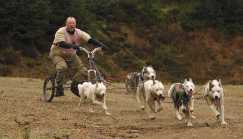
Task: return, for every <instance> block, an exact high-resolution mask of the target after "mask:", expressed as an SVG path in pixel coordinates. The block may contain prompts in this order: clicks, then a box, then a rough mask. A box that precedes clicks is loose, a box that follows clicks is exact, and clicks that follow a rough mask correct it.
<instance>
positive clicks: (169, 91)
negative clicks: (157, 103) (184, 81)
mask: <svg viewBox="0 0 243 139" xmlns="http://www.w3.org/2000/svg"><path fill="white" fill-rule="evenodd" d="M174 86H175V83H173V84H172V85H171V86H170V89H169V90H168V97H171V93H172V92H173V88H174Z"/></svg>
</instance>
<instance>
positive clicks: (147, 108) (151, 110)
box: [145, 96, 155, 120]
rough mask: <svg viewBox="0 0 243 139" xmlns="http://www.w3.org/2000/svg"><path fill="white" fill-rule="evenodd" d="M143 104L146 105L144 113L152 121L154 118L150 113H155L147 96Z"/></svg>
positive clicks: (152, 104)
mask: <svg viewBox="0 0 243 139" xmlns="http://www.w3.org/2000/svg"><path fill="white" fill-rule="evenodd" d="M145 103H146V104H145V110H146V113H147V114H148V115H149V119H151V120H154V119H155V116H154V115H153V114H152V112H154V111H155V108H154V101H153V100H152V99H151V98H149V96H147V97H146V100H145Z"/></svg>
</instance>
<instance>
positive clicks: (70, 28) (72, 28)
mask: <svg viewBox="0 0 243 139" xmlns="http://www.w3.org/2000/svg"><path fill="white" fill-rule="evenodd" d="M66 27H67V32H69V33H71V34H73V33H74V31H75V28H76V21H75V19H68V20H67V23H66Z"/></svg>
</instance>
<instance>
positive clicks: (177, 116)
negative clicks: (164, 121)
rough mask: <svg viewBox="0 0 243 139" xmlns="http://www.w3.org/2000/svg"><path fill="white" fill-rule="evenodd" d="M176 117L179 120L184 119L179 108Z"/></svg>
mask: <svg viewBox="0 0 243 139" xmlns="http://www.w3.org/2000/svg"><path fill="white" fill-rule="evenodd" d="M176 118H177V119H178V120H180V121H181V120H182V116H181V114H180V112H179V110H178V109H176Z"/></svg>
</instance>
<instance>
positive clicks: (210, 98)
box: [204, 80, 227, 125]
mask: <svg viewBox="0 0 243 139" xmlns="http://www.w3.org/2000/svg"><path fill="white" fill-rule="evenodd" d="M204 98H205V100H206V102H207V104H208V105H209V107H210V108H211V110H212V111H213V112H214V114H215V116H216V118H217V119H218V120H220V121H221V124H222V125H226V124H227V123H226V122H225V120H224V92H223V86H222V83H221V80H210V81H208V82H207V84H206V85H205V90H204Z"/></svg>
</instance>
